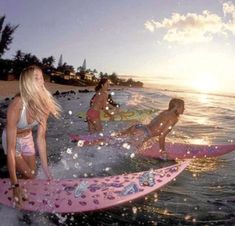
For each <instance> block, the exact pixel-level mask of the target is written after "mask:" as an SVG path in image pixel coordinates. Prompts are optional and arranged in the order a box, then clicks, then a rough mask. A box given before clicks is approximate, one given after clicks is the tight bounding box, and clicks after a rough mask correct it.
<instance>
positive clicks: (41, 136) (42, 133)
mask: <svg viewBox="0 0 235 226" xmlns="http://www.w3.org/2000/svg"><path fill="white" fill-rule="evenodd" d="M46 127H47V118H46V119H44V120H42V121H41V122H40V124H39V126H38V132H37V146H38V151H39V156H40V159H41V163H42V168H43V171H44V173H45V175H46V176H47V178H48V179H51V178H52V176H51V174H50V172H49V169H48V163H47V149H46V129H47V128H46Z"/></svg>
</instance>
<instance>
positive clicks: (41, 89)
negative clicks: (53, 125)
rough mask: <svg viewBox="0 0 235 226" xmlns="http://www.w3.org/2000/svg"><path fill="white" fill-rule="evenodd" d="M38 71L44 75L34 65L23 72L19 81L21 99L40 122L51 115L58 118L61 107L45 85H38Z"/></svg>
mask: <svg viewBox="0 0 235 226" xmlns="http://www.w3.org/2000/svg"><path fill="white" fill-rule="evenodd" d="M38 71H39V72H41V73H42V70H41V68H39V67H38V66H36V65H32V66H29V67H27V68H25V69H24V70H23V71H22V72H21V74H20V80H19V86H20V87H19V88H20V97H21V99H22V101H23V104H24V105H25V107H26V109H27V110H28V111H29V113H30V114H31V115H32V116H34V117H35V118H36V120H37V121H38V122H40V121H41V119H42V118H43V117H47V116H48V115H49V114H52V116H54V117H55V118H58V117H59V115H60V112H61V107H60V105H59V104H58V103H57V102H56V101H55V99H54V98H53V97H52V95H51V94H50V92H49V91H48V90H47V89H46V88H45V86H44V85H43V86H39V85H38V82H37V81H36V79H35V75H36V74H37V73H38Z"/></svg>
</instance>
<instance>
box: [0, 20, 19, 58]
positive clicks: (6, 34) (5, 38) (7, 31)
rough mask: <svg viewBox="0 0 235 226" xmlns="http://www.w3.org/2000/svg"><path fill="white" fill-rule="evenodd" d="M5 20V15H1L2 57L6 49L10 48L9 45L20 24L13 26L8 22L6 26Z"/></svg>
mask: <svg viewBox="0 0 235 226" xmlns="http://www.w3.org/2000/svg"><path fill="white" fill-rule="evenodd" d="M4 20H5V16H2V17H0V37H1V39H0V58H1V57H2V55H3V54H4V53H5V52H6V50H9V45H10V44H11V43H12V39H13V36H12V35H13V33H14V31H15V30H16V28H17V27H18V26H19V25H17V26H11V25H10V24H6V26H5V27H4V26H3V24H4Z"/></svg>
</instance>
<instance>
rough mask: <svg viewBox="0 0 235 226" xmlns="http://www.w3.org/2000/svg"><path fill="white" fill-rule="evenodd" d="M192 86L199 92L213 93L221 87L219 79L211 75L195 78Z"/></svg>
mask: <svg viewBox="0 0 235 226" xmlns="http://www.w3.org/2000/svg"><path fill="white" fill-rule="evenodd" d="M192 86H193V88H194V89H196V90H197V91H199V92H213V91H217V90H218V87H219V86H218V81H217V79H216V78H215V77H213V76H212V75H209V74H201V75H199V76H195V78H194V79H193V81H192Z"/></svg>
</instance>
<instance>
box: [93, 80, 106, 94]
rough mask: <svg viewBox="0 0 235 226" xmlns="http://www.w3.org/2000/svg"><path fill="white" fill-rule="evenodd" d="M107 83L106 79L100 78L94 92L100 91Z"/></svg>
mask: <svg viewBox="0 0 235 226" xmlns="http://www.w3.org/2000/svg"><path fill="white" fill-rule="evenodd" d="M107 81H108V79H107V78H101V79H100V81H99V83H98V85H97V86H96V87H95V91H96V92H97V91H99V90H100V89H102V87H103V86H104V84H105V83H106V82H107Z"/></svg>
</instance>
